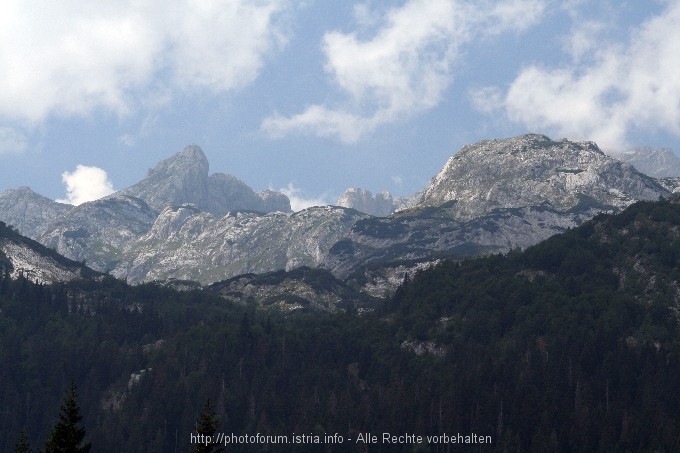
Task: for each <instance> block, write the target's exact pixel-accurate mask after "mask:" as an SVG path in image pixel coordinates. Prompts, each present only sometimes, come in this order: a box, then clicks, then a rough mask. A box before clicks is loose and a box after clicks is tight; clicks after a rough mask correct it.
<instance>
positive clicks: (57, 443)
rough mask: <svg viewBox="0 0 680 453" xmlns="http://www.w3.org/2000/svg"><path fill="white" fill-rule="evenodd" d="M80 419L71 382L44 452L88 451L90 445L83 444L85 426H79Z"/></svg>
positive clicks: (69, 452) (86, 452) (74, 390)
mask: <svg viewBox="0 0 680 453" xmlns="http://www.w3.org/2000/svg"><path fill="white" fill-rule="evenodd" d="M81 419H82V416H81V415H80V408H79V407H78V396H77V394H76V387H75V385H73V384H71V388H70V389H69V390H68V392H67V393H66V399H65V400H64V404H63V405H62V406H61V414H59V421H58V422H57V424H56V425H54V428H53V429H52V432H51V433H50V436H49V438H48V439H47V442H46V443H45V452H44V453H89V451H90V448H92V445H91V444H90V443H89V442H88V443H86V444H84V445H83V441H84V440H85V428H82V427H80V426H79V423H80V420H81Z"/></svg>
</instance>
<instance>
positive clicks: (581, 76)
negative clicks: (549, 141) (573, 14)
mask: <svg viewBox="0 0 680 453" xmlns="http://www.w3.org/2000/svg"><path fill="white" fill-rule="evenodd" d="M591 26H594V27H595V29H596V30H598V31H599V30H600V27H601V24H595V25H591ZM586 28H587V27H586ZM567 51H568V52H569V53H570V54H571V56H572V58H574V60H573V61H572V62H571V63H570V64H569V65H567V66H564V67H559V68H545V67H541V66H537V65H533V66H529V67H527V68H525V69H524V70H522V71H521V72H520V74H519V75H518V76H517V78H516V79H515V80H514V81H513V82H512V84H511V85H510V87H509V89H508V90H507V92H505V93H503V94H501V95H500V96H499V94H498V92H497V91H495V90H493V89H491V90H487V93H490V94H491V95H492V96H495V97H496V98H497V99H499V102H500V104H499V105H500V107H501V108H502V109H503V110H504V111H505V113H506V114H507V116H508V117H509V118H510V119H511V120H513V121H515V122H518V123H523V124H525V125H526V126H527V127H529V128H531V129H535V130H546V129H552V130H554V131H556V132H557V133H559V134H560V135H563V136H569V137H570V138H575V139H589V140H595V141H597V142H598V143H599V144H600V146H602V147H603V148H604V149H608V150H611V151H616V150H621V149H623V148H626V147H627V146H628V143H627V140H628V135H629V131H631V130H633V129H646V130H648V131H652V132H653V131H664V132H668V133H672V134H675V135H680V78H678V74H680V3H678V2H672V3H668V5H667V7H666V9H665V10H664V11H663V13H662V14H660V15H658V16H655V17H652V18H650V19H648V20H647V21H646V22H644V23H642V24H641V25H640V27H639V28H638V29H637V30H635V31H633V32H632V33H631V35H630V39H629V40H628V42H627V44H625V45H616V44H607V43H602V42H601V41H600V40H599V37H598V33H595V34H593V35H592V36H591V37H590V38H589V39H588V38H587V36H586V34H580V35H576V36H575V37H574V39H573V41H572V42H571V46H570V47H567ZM483 94H484V93H483V92H482V91H479V92H477V95H478V98H483ZM490 103H491V102H487V103H486V104H485V103H484V102H483V100H482V99H477V102H476V105H477V106H478V107H484V106H485V105H488V104H490Z"/></svg>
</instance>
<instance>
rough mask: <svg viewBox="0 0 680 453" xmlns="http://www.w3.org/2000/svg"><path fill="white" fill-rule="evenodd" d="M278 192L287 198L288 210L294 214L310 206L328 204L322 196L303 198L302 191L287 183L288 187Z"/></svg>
mask: <svg viewBox="0 0 680 453" xmlns="http://www.w3.org/2000/svg"><path fill="white" fill-rule="evenodd" d="M279 192H281V193H282V194H284V195H285V196H287V197H288V199H289V200H290V208H291V209H292V210H293V211H295V212H297V211H302V210H303V209H307V208H311V207H312V206H326V205H327V204H328V202H327V201H326V200H325V197H324V196H323V195H321V196H319V197H305V196H304V194H303V193H302V190H301V189H299V188H298V187H295V185H294V184H293V183H288V186H286V187H284V188H283V189H280V190H279Z"/></svg>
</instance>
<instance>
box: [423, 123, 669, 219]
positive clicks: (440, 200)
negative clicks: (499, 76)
mask: <svg viewBox="0 0 680 453" xmlns="http://www.w3.org/2000/svg"><path fill="white" fill-rule="evenodd" d="M666 194H667V190H666V189H664V188H663V187H662V186H661V185H660V184H659V183H658V182H657V181H655V180H654V179H652V178H650V177H649V176H646V175H644V174H641V173H640V172H638V171H637V170H636V169H635V168H634V167H633V166H632V165H630V164H626V163H623V162H620V161H618V160H615V159H613V158H611V157H609V156H607V155H605V154H604V153H603V152H602V151H601V150H600V149H599V148H598V147H597V145H596V144H595V143H593V142H570V141H568V140H566V139H564V140H561V141H553V140H551V139H549V138H548V137H546V136H544V135H536V134H528V135H523V136H520V137H516V138H511V139H504V140H484V141H481V142H479V143H475V144H473V145H468V146H464V147H463V148H462V149H461V150H460V151H459V152H458V153H456V154H455V155H454V156H452V157H451V158H450V159H449V161H448V162H447V163H446V165H445V166H444V168H443V169H442V170H441V172H439V174H438V175H437V176H435V177H434V178H433V179H432V181H431V182H430V185H429V187H428V188H427V189H426V191H425V194H424V195H423V197H422V199H421V205H429V206H440V205H443V204H445V203H448V204H449V209H450V210H451V211H452V213H453V214H454V215H455V216H456V217H457V218H460V219H463V220H471V219H474V218H478V217H480V216H482V215H486V214H489V213H490V212H492V211H493V210H494V209H499V208H521V207H526V206H549V207H551V208H553V209H556V210H558V211H568V210H570V209H573V208H575V207H576V206H577V205H579V203H582V201H583V200H584V197H587V198H589V199H591V200H592V201H593V202H594V203H596V204H597V205H600V206H603V207H609V208H612V209H622V208H625V207H626V206H628V205H630V204H631V203H633V202H634V201H637V200H650V199H655V198H658V197H659V196H660V195H666Z"/></svg>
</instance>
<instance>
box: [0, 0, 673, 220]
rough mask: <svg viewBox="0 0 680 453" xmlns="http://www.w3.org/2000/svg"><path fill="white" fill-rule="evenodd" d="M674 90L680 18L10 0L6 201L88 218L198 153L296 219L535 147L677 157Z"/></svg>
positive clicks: (570, 9)
mask: <svg viewBox="0 0 680 453" xmlns="http://www.w3.org/2000/svg"><path fill="white" fill-rule="evenodd" d="M169 5H171V6H169ZM679 74H680V2H679V1H649V0H646V1H643V0H638V1H616V2H614V1H607V0H600V1H588V0H567V1H561V2H560V1H552V0H497V1H488V0H477V1H472V0H401V1H378V0H368V1H364V2H351V1H346V2H337V1H320V0H301V1H292V0H214V1H211V2H207V1H192V0H177V1H174V2H173V3H171V4H168V3H167V2H161V1H160V0H147V1H136V0H120V1H99V0H93V1H89V2H83V1H74V0H64V1H62V2H51V1H47V0H32V1H30V2H29V1H26V0H4V1H3V3H2V6H0V190H4V189H8V188H15V187H19V186H23V185H27V186H30V187H31V188H32V189H33V190H35V191H37V192H39V193H41V194H43V195H46V196H48V197H50V198H53V199H60V200H64V201H68V202H73V203H78V202H82V201H84V200H86V199H89V198H93V197H97V196H100V195H102V194H105V193H108V192H110V191H112V190H116V189H122V188H125V187H127V186H129V185H131V184H133V183H135V182H137V181H138V180H139V179H141V178H143V177H144V175H145V174H146V172H147V170H148V169H149V168H151V167H153V165H155V163H156V162H158V161H159V160H161V159H164V158H166V157H168V156H170V155H171V154H173V153H175V152H177V151H179V150H181V149H182V148H183V147H184V146H186V145H188V144H192V143H195V144H198V145H200V146H201V147H202V148H203V150H204V152H205V153H206V155H207V156H208V160H209V161H210V165H211V172H224V173H230V174H233V175H235V176H237V177H239V178H241V179H242V180H244V181H245V182H246V183H248V184H249V185H251V186H252V187H253V188H255V189H256V190H263V189H267V188H272V189H276V190H281V189H284V190H285V191H286V192H287V193H288V194H289V195H290V196H291V197H292V198H293V201H294V203H295V206H296V207H301V206H305V205H308V204H315V203H324V202H325V203H332V202H334V201H335V199H336V198H337V197H338V196H339V195H340V194H341V193H342V192H343V191H344V190H345V189H347V188H349V187H362V188H366V189H369V190H371V191H373V192H374V193H375V192H378V191H382V190H389V191H390V192H391V193H393V194H394V195H408V194H410V193H413V192H415V191H417V190H419V189H421V188H423V187H424V186H425V185H426V184H427V183H428V181H429V179H430V178H431V177H432V176H434V175H435V174H436V173H437V172H438V171H439V170H440V169H441V167H442V166H443V165H444V163H445V162H446V160H447V158H448V157H450V156H451V155H452V154H453V153H455V152H456V151H457V150H458V149H459V148H460V147H462V146H463V145H465V144H468V143H472V142H475V141H477V140H481V139H486V138H497V137H507V136H513V135H517V134H521V133H525V132H539V133H545V134H547V135H550V136H552V137H555V138H562V137H567V138H570V139H574V140H594V141H596V142H597V143H598V144H599V145H600V146H601V147H602V148H603V149H605V150H607V151H612V152H614V151H617V150H623V149H625V148H627V147H630V146H637V145H649V146H654V147H670V148H673V149H674V150H676V151H678V150H679V149H680V146H678V140H679V137H680V76H678V75H679Z"/></svg>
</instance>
